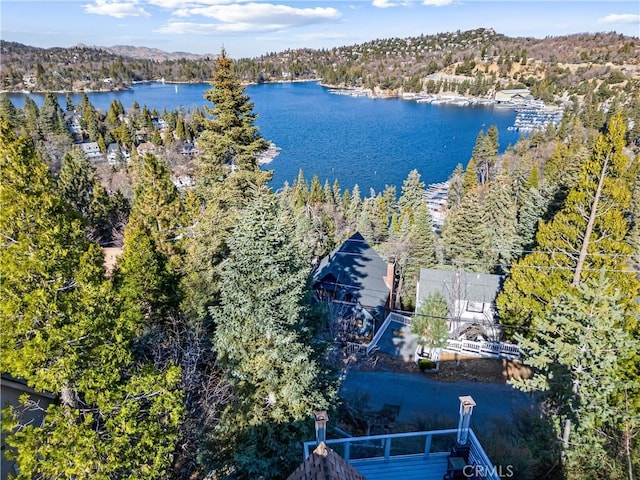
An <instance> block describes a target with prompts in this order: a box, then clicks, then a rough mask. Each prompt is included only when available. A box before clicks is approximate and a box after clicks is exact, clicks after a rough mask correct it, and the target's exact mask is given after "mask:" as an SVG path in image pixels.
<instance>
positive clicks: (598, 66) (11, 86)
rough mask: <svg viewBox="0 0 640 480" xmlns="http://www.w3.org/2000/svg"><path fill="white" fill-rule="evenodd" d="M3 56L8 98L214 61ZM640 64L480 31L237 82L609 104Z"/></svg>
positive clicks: (200, 73)
mask: <svg viewBox="0 0 640 480" xmlns="http://www.w3.org/2000/svg"><path fill="white" fill-rule="evenodd" d="M0 53H1V54H2V55H1V57H0V62H1V67H2V68H1V69H0V70H1V72H2V74H1V78H0V82H1V86H2V88H3V89H5V90H9V91H22V90H29V91H61V90H62V91H71V90H73V91H85V90H100V89H117V88H127V87H128V86H129V85H131V83H132V82H134V81H143V80H144V81H150V80H159V79H161V78H164V79H165V80H167V81H176V82H206V81H208V79H209V77H210V72H211V69H212V67H213V62H214V61H215V58H214V56H200V57H198V56H194V55H190V54H180V53H174V54H166V55H162V54H161V53H160V52H157V51H153V50H151V49H144V48H134V47H129V48H127V47H122V46H120V47H112V48H97V47H86V46H76V47H73V48H69V49H64V48H51V49H41V48H35V47H28V46H25V45H21V44H17V43H13V42H6V41H0ZM231 53H233V52H231ZM116 54H117V55H116ZM176 57H181V58H176ZM639 59H640V40H639V39H638V38H636V37H625V36H623V35H618V34H616V33H613V32H612V33H598V34H574V35H568V36H562V37H548V38H544V39H536V38H528V37H525V38H519V37H518V38H512V37H507V36H505V35H501V34H499V33H496V32H495V31H493V30H492V29H476V30H469V31H465V32H460V31H458V32H451V33H439V34H436V35H421V36H419V37H410V38H391V39H378V40H373V41H370V42H366V43H363V44H360V45H348V46H342V47H336V48H332V49H328V50H312V49H295V50H288V51H285V52H277V53H276V52H274V53H270V54H266V55H263V56H261V57H258V58H252V59H249V58H245V59H240V60H238V62H237V65H236V74H237V75H238V78H239V79H240V80H241V81H243V82H273V81H289V80H302V79H320V80H322V81H323V82H324V83H325V84H330V85H340V86H348V87H365V88H369V89H372V90H376V91H378V92H379V93H380V94H385V95H387V94H388V95H398V94H401V93H407V92H411V93H419V92H427V93H438V92H440V91H455V92H458V93H460V94H470V95H479V96H480V95H481V96H485V95H490V94H491V93H492V92H495V90H498V89H502V88H508V87H518V86H519V87H527V88H530V89H531V91H532V93H533V94H534V95H535V96H536V98H541V99H543V100H545V101H548V102H552V101H554V100H557V99H558V98H562V97H567V98H568V97H569V96H571V95H578V96H583V95H585V94H587V93H591V94H593V93H594V92H598V96H600V97H604V98H605V99H606V98H608V97H610V91H609V90H610V87H611V86H612V85H615V86H617V87H618V88H623V89H624V90H625V92H626V93H627V94H628V93H630V92H637V91H638V88H639V87H638V83H639V82H640V60H639ZM106 79H108V80H109V81H105V80H106Z"/></svg>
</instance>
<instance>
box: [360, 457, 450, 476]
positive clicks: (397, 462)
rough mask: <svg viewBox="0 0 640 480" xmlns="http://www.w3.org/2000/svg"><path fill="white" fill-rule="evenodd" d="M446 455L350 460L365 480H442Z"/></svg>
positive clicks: (445, 471) (445, 465)
mask: <svg viewBox="0 0 640 480" xmlns="http://www.w3.org/2000/svg"><path fill="white" fill-rule="evenodd" d="M448 456H449V455H448V453H446V452H445V453H433V454H431V455H429V457H428V458H424V455H407V456H405V457H397V456H396V457H392V458H391V459H389V460H385V459H384V458H371V459H366V460H352V461H351V465H352V466H353V467H354V468H355V469H356V470H358V471H359V472H360V473H361V474H363V475H364V476H365V477H366V478H367V480H442V477H443V476H444V474H445V473H447V458H448Z"/></svg>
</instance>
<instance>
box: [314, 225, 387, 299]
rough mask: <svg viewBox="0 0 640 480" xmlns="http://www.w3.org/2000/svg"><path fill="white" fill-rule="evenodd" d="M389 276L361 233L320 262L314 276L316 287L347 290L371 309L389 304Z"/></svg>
mask: <svg viewBox="0 0 640 480" xmlns="http://www.w3.org/2000/svg"><path fill="white" fill-rule="evenodd" d="M386 274H387V263H386V262H385V261H384V260H383V259H382V257H380V255H378V253H377V252H376V251H375V250H374V249H373V248H371V246H370V245H369V244H368V243H367V241H366V240H365V239H364V238H363V237H362V235H360V233H355V234H354V235H352V236H351V238H349V239H348V240H346V241H345V242H344V243H343V244H342V245H340V246H339V247H338V248H336V249H335V250H333V251H332V252H331V253H330V254H329V255H327V256H326V257H324V258H323V259H322V260H320V262H319V263H318V265H317V266H316V268H315V269H314V271H313V273H312V275H313V283H314V287H316V288H317V287H320V286H324V287H325V288H326V289H327V290H334V289H336V288H338V289H341V290H347V291H349V293H350V294H351V296H352V297H353V299H354V300H355V301H358V302H359V303H360V305H362V306H363V307H368V308H372V309H375V308H380V307H384V306H385V305H386V303H387V299H388V298H389V287H387V284H386V283H385V281H384V277H385V276H386Z"/></svg>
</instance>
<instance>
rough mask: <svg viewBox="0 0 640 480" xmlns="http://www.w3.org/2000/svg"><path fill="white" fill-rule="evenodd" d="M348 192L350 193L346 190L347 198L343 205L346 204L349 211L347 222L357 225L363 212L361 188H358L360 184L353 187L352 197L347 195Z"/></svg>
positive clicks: (347, 212)
mask: <svg viewBox="0 0 640 480" xmlns="http://www.w3.org/2000/svg"><path fill="white" fill-rule="evenodd" d="M348 192H349V191H348V190H345V192H344V196H345V198H344V199H343V204H345V208H346V209H347V211H346V216H347V220H348V221H350V222H351V223H355V224H357V223H358V218H359V217H360V212H361V210H362V199H361V198H360V187H359V186H358V184H355V185H354V186H353V191H352V192H351V195H350V196H348V195H347V194H348ZM347 198H348V199H349V200H347ZM347 205H348V207H347Z"/></svg>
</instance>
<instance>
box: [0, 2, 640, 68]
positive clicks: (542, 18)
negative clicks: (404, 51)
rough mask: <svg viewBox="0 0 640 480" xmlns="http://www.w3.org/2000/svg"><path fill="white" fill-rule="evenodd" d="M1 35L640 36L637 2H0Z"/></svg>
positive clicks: (278, 42) (232, 52)
mask: <svg viewBox="0 0 640 480" xmlns="http://www.w3.org/2000/svg"><path fill="white" fill-rule="evenodd" d="M0 26H1V30H0V38H2V39H3V40H7V41H14V42H19V43H23V44H26V45H31V46H36V47H44V48H49V47H71V46H73V45H77V44H79V43H82V44H85V45H90V46H104V47H110V46H114V45H132V46H137V47H153V48H159V49H161V50H164V51H167V52H177V51H181V52H189V53H198V54H205V53H219V52H220V50H221V49H222V48H224V49H225V50H226V51H227V54H228V55H229V56H230V57H232V58H242V57H256V56H260V55H263V54H266V53H270V52H280V51H283V50H286V49H289V48H291V49H293V48H302V47H309V48H331V47H337V46H342V45H353V44H357V43H363V42H367V41H370V40H374V39H377V38H392V37H401V38H404V37H409V36H416V35H420V34H425V35H431V34H436V33H441V32H451V31H456V30H462V31H464V30H470V29H474V28H480V27H484V28H493V29H494V30H495V31H496V32H498V33H502V34H505V35H508V36H515V37H525V36H526V37H536V38H543V37H545V36H549V35H550V36H557V35H565V34H570V33H582V32H611V31H615V32H618V33H623V34H625V35H631V36H635V37H639V36H640V2H638V0H623V1H608V0H572V1H556V0H535V1H523V0H496V1H486V0H319V1H317V0H296V1H291V0H44V1H32V0H1V1H0Z"/></svg>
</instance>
